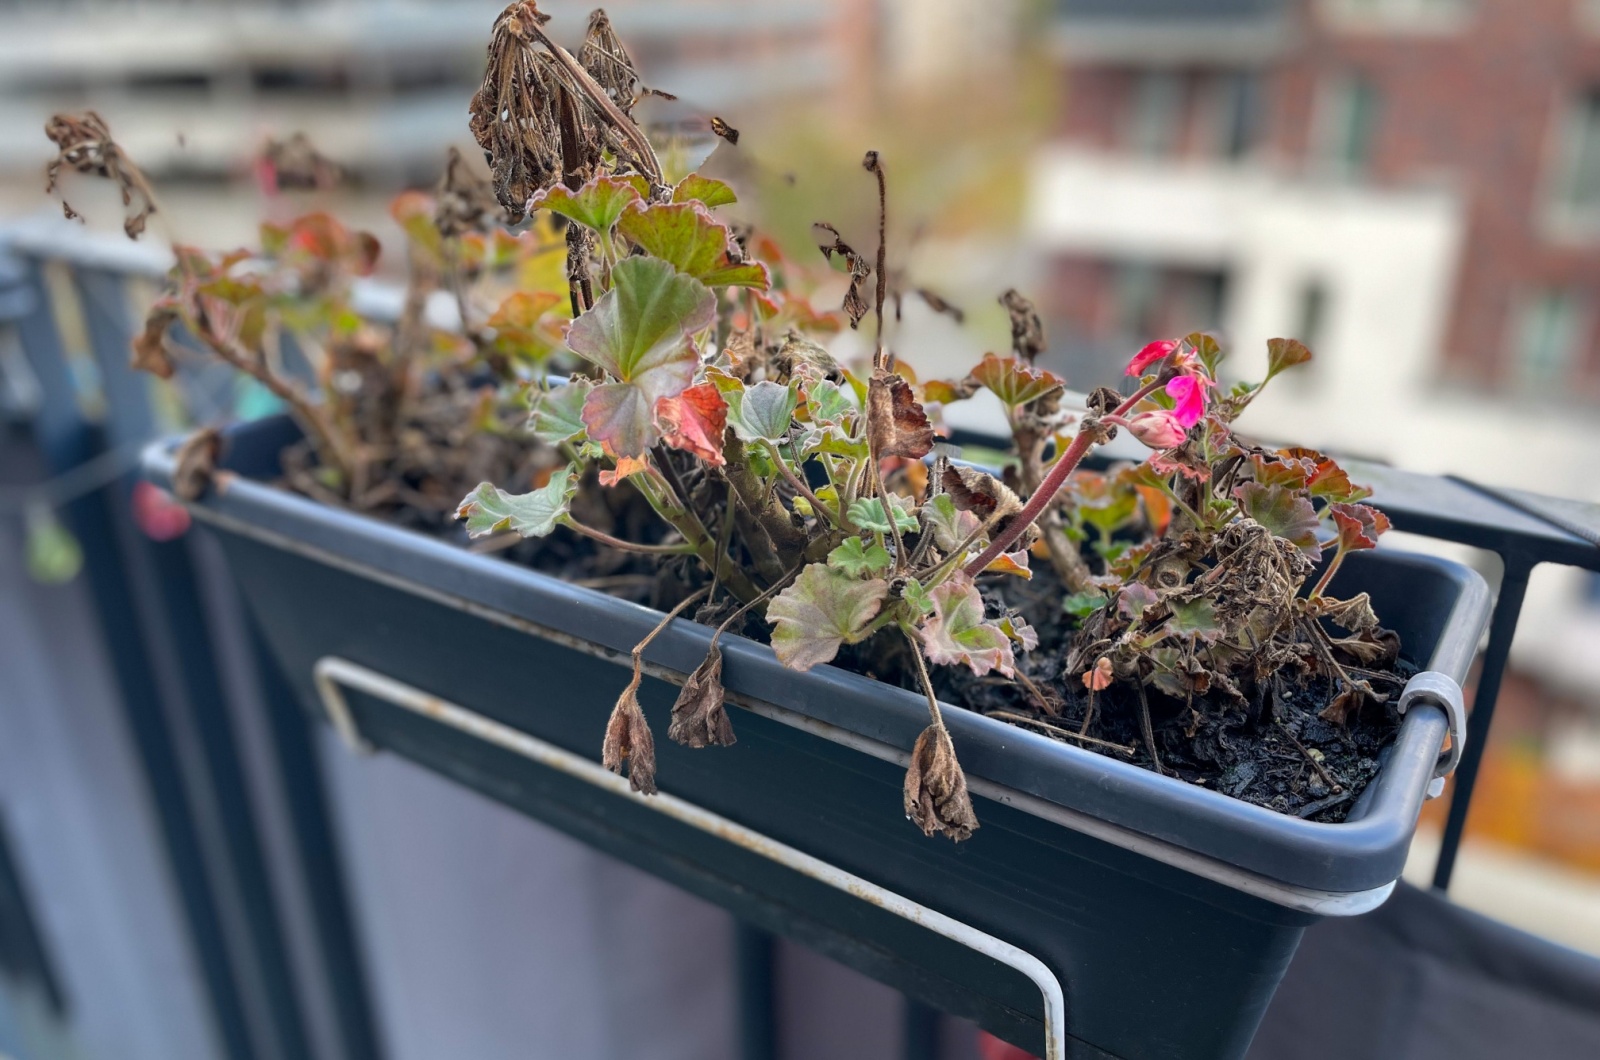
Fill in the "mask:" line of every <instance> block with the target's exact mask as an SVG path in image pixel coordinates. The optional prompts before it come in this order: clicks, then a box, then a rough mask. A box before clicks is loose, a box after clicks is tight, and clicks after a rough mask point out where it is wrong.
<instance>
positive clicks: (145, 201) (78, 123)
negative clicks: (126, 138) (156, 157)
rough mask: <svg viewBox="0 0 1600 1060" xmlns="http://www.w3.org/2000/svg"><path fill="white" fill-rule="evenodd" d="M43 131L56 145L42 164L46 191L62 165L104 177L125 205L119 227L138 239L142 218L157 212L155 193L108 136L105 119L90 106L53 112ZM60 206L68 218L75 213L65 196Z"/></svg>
mask: <svg viewBox="0 0 1600 1060" xmlns="http://www.w3.org/2000/svg"><path fill="white" fill-rule="evenodd" d="M44 134H45V135H46V136H48V137H49V138H50V141H51V142H52V143H54V144H55V145H56V157H55V158H53V159H51V160H50V164H49V165H48V166H46V167H45V188H44V190H45V194H47V195H48V194H49V193H51V192H53V191H55V189H56V182H57V180H58V179H59V178H60V176H61V169H62V167H63V166H65V167H67V168H69V169H72V170H75V171H76V172H79V173H83V174H86V175H88V176H95V177H105V178H106V179H108V180H110V181H113V182H114V183H116V184H117V185H118V188H119V190H120V191H121V192H122V205H124V206H126V207H128V213H127V215H126V216H125V217H124V218H123V221H122V230H123V231H124V232H126V233H127V234H128V238H129V239H138V238H139V236H140V234H141V233H143V232H144V226H145V222H146V221H147V220H148V219H149V217H150V215H151V214H153V213H155V212H156V202H155V193H154V192H153V191H152V190H151V188H150V182H149V181H148V180H146V179H145V175H144V173H142V172H141V171H140V170H139V167H138V166H136V165H134V164H133V160H132V159H130V158H129V157H128V156H127V155H126V154H125V153H124V152H123V150H122V148H121V147H119V146H117V142H116V141H115V140H113V139H112V138H111V130H110V129H109V128H108V127H107V126H106V123H105V119H104V118H102V117H100V115H98V114H96V113H95V112H94V111H92V110H86V111H84V112H83V113H82V114H77V115H73V114H56V115H54V116H53V117H51V119H50V120H49V121H48V122H46V123H45V126H44ZM135 199H137V200H138V205H137V206H135V204H134V200H135ZM61 207H62V209H63V210H64V211H65V213H66V215H67V217H68V218H69V219H72V218H76V217H77V216H78V213H77V211H75V210H73V208H72V207H71V206H68V205H67V203H66V201H65V200H63V201H62V203H61Z"/></svg>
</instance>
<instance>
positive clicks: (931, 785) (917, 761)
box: [905, 725, 978, 842]
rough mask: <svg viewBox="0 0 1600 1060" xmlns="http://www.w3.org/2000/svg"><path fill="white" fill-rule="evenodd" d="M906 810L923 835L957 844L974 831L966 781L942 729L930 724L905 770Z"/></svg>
mask: <svg viewBox="0 0 1600 1060" xmlns="http://www.w3.org/2000/svg"><path fill="white" fill-rule="evenodd" d="M905 807H906V816H907V817H909V818H911V820H912V821H913V822H914V823H915V824H916V826H917V827H918V828H921V829H922V834H923V835H926V836H931V835H934V834H943V835H946V836H949V837H950V838H951V839H953V840H955V841H956V842H960V841H961V840H963V839H967V838H970V837H971V835H972V833H973V832H975V831H977V828H978V815H977V813H976V812H975V811H974V810H973V808H972V796H971V795H969V794H967V778H966V775H965V774H963V773H962V772H961V764H960V763H959V762H957V761H956V749H955V747H954V746H953V745H952V744H951V742H950V733H949V731H948V730H946V729H945V728H944V727H943V726H935V725H930V726H928V727H927V728H926V729H923V730H922V735H920V736H918V737H917V743H916V746H915V747H913V748H912V750H911V764H910V766H908V767H907V769H906V787H905Z"/></svg>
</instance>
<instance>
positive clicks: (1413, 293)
mask: <svg viewBox="0 0 1600 1060" xmlns="http://www.w3.org/2000/svg"><path fill="white" fill-rule="evenodd" d="M1033 187H1034V193H1033V196H1032V200H1031V202H1030V207H1029V215H1030V224H1029V225H1028V230H1029V231H1030V232H1031V233H1032V238H1033V239H1034V240H1035V241H1036V243H1037V250H1038V252H1039V253H1041V254H1043V255H1073V256H1091V257H1103V258H1111V259H1119V260H1128V259H1133V260H1146V261H1153V262H1161V263H1165V264H1170V265H1182V266H1202V267H1212V268H1222V269H1224V270H1226V271H1227V272H1228V275H1229V282H1230V286H1229V294H1228V300H1229V304H1228V307H1227V311H1226V330H1227V332H1228V338H1229V339H1230V340H1231V346H1232V349H1233V351H1234V352H1233V354H1232V359H1231V360H1230V362H1229V367H1230V368H1231V369H1232V373H1233V374H1234V375H1236V376H1237V377H1241V378H1259V377H1260V375H1261V374H1262V373H1263V371H1264V368H1265V364H1266V351H1265V347H1266V340H1267V339H1269V338H1272V337H1275V336H1280V335H1290V334H1292V333H1293V331H1294V330H1295V328H1296V326H1297V324H1298V317H1299V299H1300V292H1301V290H1302V289H1303V286H1304V285H1305V284H1306V283H1307V282H1310V281H1316V282H1318V283H1321V284H1322V285H1323V286H1324V289H1325V290H1326V292H1327V302H1326V317H1325V321H1324V323H1323V327H1322V336H1321V339H1320V340H1319V341H1318V342H1317V343H1316V347H1315V349H1314V352H1315V353H1316V355H1317V359H1316V360H1315V361H1314V362H1313V363H1312V364H1311V365H1310V366H1309V367H1308V368H1307V369H1301V374H1300V377H1299V378H1298V379H1297V378H1294V376H1293V375H1291V376H1286V377H1284V378H1283V379H1280V380H1279V381H1277V382H1275V383H1274V385H1273V388H1272V389H1270V390H1269V391H1268V392H1267V393H1266V395H1264V396H1263V398H1262V399H1261V401H1259V402H1258V403H1257V404H1256V405H1255V406H1253V407H1252V408H1251V410H1250V413H1249V416H1248V418H1247V419H1246V420H1245V422H1244V426H1245V428H1246V430H1247V431H1249V432H1251V433H1253V434H1255V435H1258V436H1260V437H1264V438H1271V439H1280V440H1283V441H1293V442H1295V443H1298V444H1305V445H1313V446H1317V447H1322V448H1327V449H1329V450H1333V451H1336V452H1342V453H1347V454H1351V455H1357V456H1363V457H1368V458H1376V459H1382V460H1386V461H1388V462H1390V463H1392V464H1394V465H1396V466H1398V467H1403V468H1407V469H1410V470H1416V471H1426V472H1435V473H1445V472H1451V473H1455V474H1460V475H1464V476H1466V477H1468V478H1471V479H1474V480H1476V481H1479V482H1483V483H1486V484H1489V485H1499V486H1510V487H1515V488H1519V489H1527V490H1533V491H1536V492H1540V493H1548V494H1553V495H1557V496H1563V497H1572V498H1576V499H1580V500H1586V501H1593V502H1600V473H1597V472H1596V471H1595V470H1594V469H1595V467H1596V466H1597V461H1600V409H1595V408H1592V407H1588V408H1585V407H1579V406H1576V405H1574V404H1572V403H1570V402H1568V401H1567V400H1566V399H1565V398H1564V396H1562V395H1555V396H1554V398H1553V400H1549V401H1544V402H1541V403H1540V404H1538V405H1536V404H1534V403H1533V402H1532V401H1531V400H1527V399H1521V398H1516V397H1511V396H1508V395H1505V394H1499V393H1490V392H1484V391H1479V390H1467V389H1465V388H1463V387H1460V386H1458V385H1455V384H1454V383H1453V382H1452V380H1451V379H1450V375H1449V369H1448V362H1447V360H1446V358H1445V357H1444V343H1445V341H1446V327H1447V324H1448V321H1449V313H1450V308H1451V304H1452V299H1453V297H1454V284H1455V277H1456V271H1457V266H1458V263H1459V262H1460V260H1461V255H1462V253H1463V250H1464V247H1465V216H1464V210H1463V204H1462V202H1461V199H1460V197H1459V195H1457V194H1456V193H1454V192H1453V191H1450V190H1448V189H1425V190H1390V189H1374V188H1362V187H1352V186H1342V185H1335V184H1327V185H1322V184H1316V183H1310V182H1306V181H1300V180H1290V179H1286V178H1284V177H1282V176H1279V175H1276V174H1273V173H1271V172H1268V171H1266V170H1263V169H1255V168H1249V167H1243V168H1233V167H1222V166H1215V165H1197V164H1192V163H1190V164H1186V163H1152V162H1147V161H1140V160H1132V159H1124V158H1114V157H1108V156H1105V155H1100V154H1093V153H1088V152H1082V151H1078V150H1074V149H1070V148H1052V149H1049V150H1047V151H1045V152H1043V153H1042V154H1041V156H1040V157H1039V158H1038V160H1037V163H1036V172H1035V178H1034V182H1033ZM1151 337H1152V338H1155V337H1157V336H1151ZM1584 577H1585V576H1584V575H1582V574H1580V573H1578V572H1573V571H1550V572H1541V573H1540V574H1539V576H1538V577H1536V578H1535V580H1534V583H1533V585H1532V586H1531V588H1530V591H1529V599H1528V606H1527V609H1526V611H1525V612H1524V618H1523V623H1522V626H1521V628H1520V630H1519V634H1518V638H1517V643H1516V648H1515V652H1516V658H1517V661H1518V662H1519V663H1520V664H1521V665H1523V666H1525V667H1528V668H1530V669H1533V670H1535V671H1538V672H1542V673H1545V674H1548V675H1550V676H1551V677H1552V678H1553V679H1554V680H1556V682H1557V683H1559V684H1563V685H1567V686H1570V688H1571V689H1572V690H1575V691H1583V690H1587V691H1588V694H1589V695H1591V696H1600V691H1597V690H1600V612H1597V611H1596V609H1595V608H1593V607H1592V606H1585V605H1583V604H1582V602H1581V598H1582V594H1583V588H1584V584H1585V582H1584Z"/></svg>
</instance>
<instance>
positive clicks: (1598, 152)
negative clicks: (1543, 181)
mask: <svg viewBox="0 0 1600 1060" xmlns="http://www.w3.org/2000/svg"><path fill="white" fill-rule="evenodd" d="M1560 167H1561V168H1560V172H1559V174H1558V177H1557V181H1556V189H1555V195H1556V203H1557V205H1558V207H1559V208H1560V210H1561V212H1562V213H1563V214H1564V215H1566V216H1567V217H1568V218H1582V219H1584V220H1589V221H1596V220H1600V90H1592V91H1590V92H1588V93H1586V94H1585V95H1584V96H1583V98H1582V99H1580V100H1578V102H1577V103H1576V104H1574V105H1573V106H1572V107H1571V109H1570V110H1569V111H1568V113H1567V120H1566V122H1565V125H1564V128H1563V129H1562V136H1561V161H1560Z"/></svg>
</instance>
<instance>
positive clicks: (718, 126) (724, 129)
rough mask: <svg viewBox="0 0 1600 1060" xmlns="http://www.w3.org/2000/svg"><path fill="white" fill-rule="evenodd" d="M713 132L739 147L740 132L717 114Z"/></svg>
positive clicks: (712, 117)
mask: <svg viewBox="0 0 1600 1060" xmlns="http://www.w3.org/2000/svg"><path fill="white" fill-rule="evenodd" d="M711 131H712V132H714V133H716V134H717V135H718V136H720V137H722V139H724V140H726V141H728V142H729V143H730V144H734V145H736V146H737V145H738V143H739V130H738V129H735V128H734V127H733V126H731V125H729V124H728V123H727V122H725V121H723V120H722V119H721V118H719V117H717V116H716V115H715V114H713V115H712V116H711ZM789 183H791V184H793V183H794V181H793V180H790V181H789Z"/></svg>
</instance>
